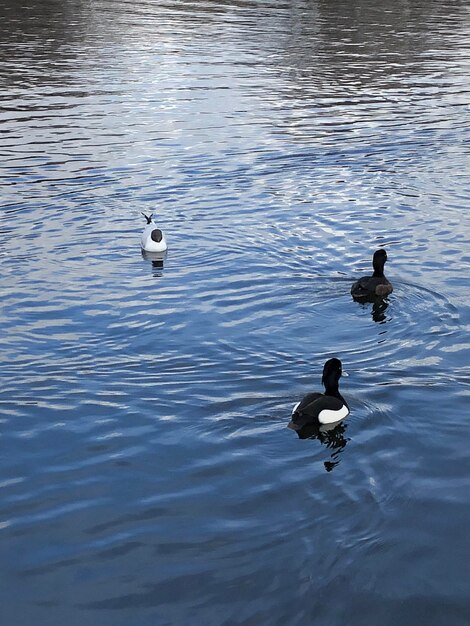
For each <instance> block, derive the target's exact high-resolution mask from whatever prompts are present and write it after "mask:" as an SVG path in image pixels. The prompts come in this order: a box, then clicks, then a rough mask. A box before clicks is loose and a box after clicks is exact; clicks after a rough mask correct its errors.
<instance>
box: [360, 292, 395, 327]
mask: <svg viewBox="0 0 470 626" xmlns="http://www.w3.org/2000/svg"><path fill="white" fill-rule="evenodd" d="M353 300H354V301H355V302H357V303H358V304H360V305H361V306H362V307H363V308H364V309H369V308H370V309H371V316H372V319H373V320H374V322H377V323H378V324H385V322H386V321H387V319H390V317H389V316H387V315H386V314H385V311H386V310H387V309H388V307H389V305H390V303H389V301H388V298H382V297H380V296H368V297H367V298H364V297H361V298H356V297H354V296H353ZM370 305H372V306H370Z"/></svg>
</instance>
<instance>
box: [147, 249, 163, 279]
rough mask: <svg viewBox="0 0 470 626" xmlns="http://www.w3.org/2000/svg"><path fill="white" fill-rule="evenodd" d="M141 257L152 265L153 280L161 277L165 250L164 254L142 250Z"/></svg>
mask: <svg viewBox="0 0 470 626" xmlns="http://www.w3.org/2000/svg"><path fill="white" fill-rule="evenodd" d="M141 253H142V257H143V258H144V259H145V260H146V261H150V263H151V265H152V276H154V277H155V278H160V277H161V276H163V265H164V263H165V259H166V255H167V250H165V252H148V251H147V250H142V249H141Z"/></svg>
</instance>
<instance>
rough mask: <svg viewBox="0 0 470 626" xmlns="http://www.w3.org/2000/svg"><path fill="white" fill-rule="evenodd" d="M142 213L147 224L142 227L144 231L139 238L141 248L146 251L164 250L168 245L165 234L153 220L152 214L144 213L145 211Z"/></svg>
mask: <svg viewBox="0 0 470 626" xmlns="http://www.w3.org/2000/svg"><path fill="white" fill-rule="evenodd" d="M142 215H143V216H144V217H145V219H146V220H147V225H146V227H145V228H144V232H143V233H142V238H141V240H140V246H141V248H142V250H145V251H146V252H165V250H166V249H167V247H168V246H167V244H166V239H165V235H164V233H163V231H162V230H160V228H158V227H157V225H156V224H155V222H154V221H153V214H151V215H145V213H142Z"/></svg>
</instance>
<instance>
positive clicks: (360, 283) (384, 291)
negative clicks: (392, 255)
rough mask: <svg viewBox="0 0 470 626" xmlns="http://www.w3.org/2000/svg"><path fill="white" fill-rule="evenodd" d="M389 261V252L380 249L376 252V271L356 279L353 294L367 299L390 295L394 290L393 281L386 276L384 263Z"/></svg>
mask: <svg viewBox="0 0 470 626" xmlns="http://www.w3.org/2000/svg"><path fill="white" fill-rule="evenodd" d="M386 261H387V253H386V252H385V250H383V249H380V250H376V251H375V252H374V256H373V258H372V266H373V268H374V273H373V274H372V276H363V277H362V278H360V279H359V280H356V282H355V283H354V285H353V286H352V287H351V295H352V297H353V298H356V299H359V300H361V299H367V298H374V297H379V298H383V297H384V296H388V295H389V294H390V293H392V291H393V287H392V283H391V282H390V281H389V280H388V279H387V278H385V275H384V265H385V263H386Z"/></svg>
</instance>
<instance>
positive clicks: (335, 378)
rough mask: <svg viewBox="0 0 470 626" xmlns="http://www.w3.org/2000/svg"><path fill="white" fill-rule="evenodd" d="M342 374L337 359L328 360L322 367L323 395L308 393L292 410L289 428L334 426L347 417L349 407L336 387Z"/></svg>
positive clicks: (339, 362)
mask: <svg viewBox="0 0 470 626" xmlns="http://www.w3.org/2000/svg"><path fill="white" fill-rule="evenodd" d="M341 374H342V365H341V361H340V360H339V359H336V358H333V359H329V360H328V361H327V362H326V363H325V365H324V367H323V376H322V383H323V385H324V387H325V393H320V392H314V393H308V394H307V395H306V396H305V397H304V398H303V399H302V400H301V401H300V402H298V403H297V404H296V405H295V406H294V408H293V410H292V419H291V421H290V422H289V424H288V426H289V428H292V430H296V431H299V430H301V429H302V428H304V427H305V426H312V425H313V426H322V425H325V424H336V423H338V422H340V421H341V420H343V419H344V418H345V417H347V416H348V415H349V407H348V405H347V402H346V400H345V399H344V398H343V397H342V396H341V394H340V392H339V390H338V385H339V379H340V378H341Z"/></svg>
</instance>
